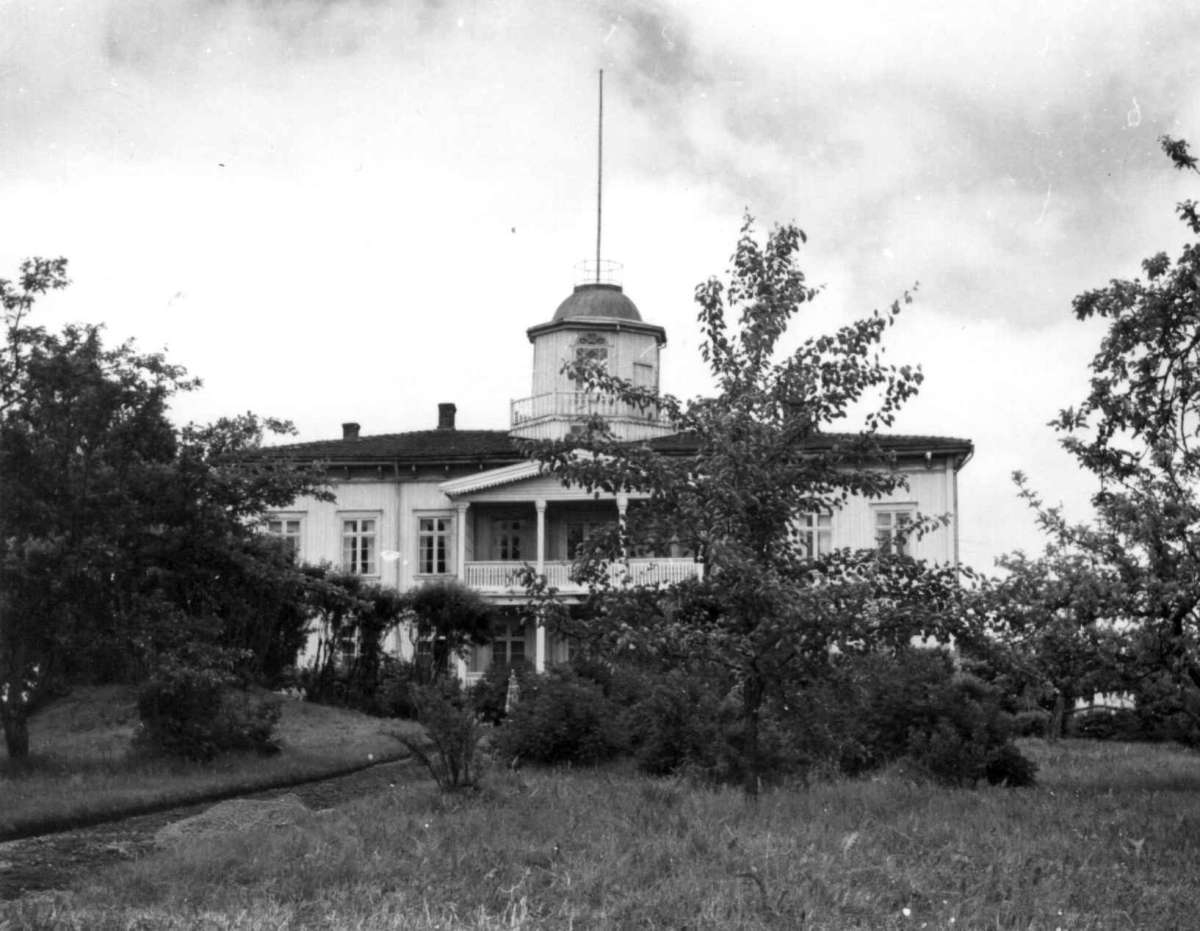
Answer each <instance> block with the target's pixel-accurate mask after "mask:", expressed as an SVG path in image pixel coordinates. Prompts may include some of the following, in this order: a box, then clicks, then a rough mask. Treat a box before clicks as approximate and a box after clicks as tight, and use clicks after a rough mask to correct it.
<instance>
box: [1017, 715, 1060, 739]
mask: <svg viewBox="0 0 1200 931" xmlns="http://www.w3.org/2000/svg"><path fill="white" fill-rule="evenodd" d="M1050 717H1051V715H1050V712H1049V711H1046V710H1045V709H1044V708H1032V709H1029V710H1027V711H1018V712H1017V713H1016V714H1014V715H1013V736H1014V737H1045V736H1046V733H1047V731H1049V729H1050Z"/></svg>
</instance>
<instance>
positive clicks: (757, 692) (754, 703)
mask: <svg viewBox="0 0 1200 931" xmlns="http://www.w3.org/2000/svg"><path fill="white" fill-rule="evenodd" d="M763 692H764V687H763V681H762V677H761V676H759V675H758V674H757V673H753V672H752V673H748V674H747V675H746V677H745V678H744V679H743V680H742V721H743V731H742V756H743V757H744V758H745V759H744V762H745V764H746V774H745V778H744V779H743V782H742V788H743V790H744V791H745V793H746V795H748V796H750V797H751V798H757V797H758V789H759V785H760V783H761V782H762V753H761V750H760V748H759V733H758V725H759V718H760V717H761V715H762V702H763Z"/></svg>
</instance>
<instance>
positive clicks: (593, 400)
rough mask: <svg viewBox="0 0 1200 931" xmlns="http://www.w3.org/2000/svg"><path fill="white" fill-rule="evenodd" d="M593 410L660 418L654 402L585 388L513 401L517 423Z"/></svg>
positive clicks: (587, 413) (586, 414)
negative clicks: (632, 401)
mask: <svg viewBox="0 0 1200 931" xmlns="http://www.w3.org/2000/svg"><path fill="white" fill-rule="evenodd" d="M593 414H599V415H600V416H602V417H622V418H628V419H632V420H645V421H649V422H652V423H657V422H658V421H659V420H661V418H660V416H659V413H658V410H657V409H656V407H655V406H650V407H639V406H637V405H634V404H628V403H626V402H624V401H620V400H618V399H617V398H614V397H611V396H609V395H601V394H590V393H589V392H586V391H551V392H548V393H546V394H535V395H534V396H533V397H529V398H521V399H520V400H517V401H513V402H512V425H513V426H514V427H516V426H520V425H521V424H523V423H528V422H530V421H533V420H540V419H541V418H543V417H572V418H583V417H590V416H591V415H593Z"/></svg>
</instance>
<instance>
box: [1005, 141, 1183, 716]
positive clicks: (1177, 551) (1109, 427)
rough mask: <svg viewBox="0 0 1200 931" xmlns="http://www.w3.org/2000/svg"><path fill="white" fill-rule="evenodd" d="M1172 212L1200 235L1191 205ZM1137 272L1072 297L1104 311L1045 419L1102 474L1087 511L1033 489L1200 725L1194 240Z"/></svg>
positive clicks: (1142, 672)
mask: <svg viewBox="0 0 1200 931" xmlns="http://www.w3.org/2000/svg"><path fill="white" fill-rule="evenodd" d="M1160 143H1161V145H1162V148H1163V150H1164V151H1165V152H1166V154H1167V156H1168V157H1169V158H1170V159H1171V160H1172V161H1173V163H1174V164H1175V167H1176V168H1178V169H1180V170H1183V171H1191V172H1195V171H1197V163H1196V159H1195V158H1193V157H1192V156H1191V154H1190V153H1189V149H1188V146H1187V143H1186V142H1184V141H1183V140H1176V139H1171V138H1169V137H1166V136H1164V137H1162V138H1161V139H1160ZM1176 212H1177V213H1178V215H1179V217H1180V219H1181V220H1182V221H1183V222H1184V224H1185V225H1186V226H1187V228H1188V229H1189V230H1190V232H1191V233H1192V235H1193V236H1194V237H1200V215H1198V212H1197V204H1196V202H1195V201H1192V200H1184V201H1183V202H1181V203H1179V204H1178V205H1177V206H1176ZM1142 270H1143V272H1144V275H1145V277H1144V278H1134V279H1128V280H1113V281H1110V282H1109V284H1108V285H1107V286H1105V287H1103V288H1097V289H1094V290H1090V291H1086V292H1084V293H1083V294H1080V295H1079V296H1078V297H1076V298H1075V300H1074V304H1073V309H1074V312H1075V316H1076V317H1077V318H1078V319H1079V320H1089V319H1092V318H1100V319H1103V320H1106V321H1108V332H1107V333H1106V335H1105V337H1104V339H1103V341H1102V342H1101V344H1100V348H1099V350H1098V352H1097V353H1096V355H1095V357H1094V358H1093V359H1092V362H1091V365H1090V370H1091V380H1090V387H1089V391H1088V394H1087V396H1086V397H1085V398H1084V400H1083V401H1082V403H1080V404H1079V405H1078V406H1077V407H1070V408H1067V409H1065V410H1063V411H1061V412H1060V413H1059V415H1058V417H1057V418H1056V419H1055V420H1054V421H1052V424H1051V425H1052V426H1053V427H1054V429H1055V430H1057V431H1058V432H1059V433H1060V434H1061V443H1062V445H1063V447H1064V448H1065V449H1066V450H1067V451H1068V452H1069V453H1071V455H1072V456H1074V457H1075V459H1076V461H1078V463H1079V464H1080V466H1081V467H1083V468H1084V469H1086V470H1087V471H1089V472H1091V473H1092V474H1093V475H1094V476H1095V477H1096V478H1097V479H1098V480H1099V484H1100V488H1099V490H1098V491H1097V492H1096V494H1095V495H1094V496H1093V498H1092V504H1093V505H1094V508H1095V515H1096V516H1095V520H1094V522H1093V523H1091V524H1086V525H1083V524H1072V523H1070V522H1068V521H1067V520H1066V519H1065V517H1064V516H1063V514H1062V512H1061V510H1060V509H1058V508H1048V507H1045V506H1044V504H1043V503H1042V502H1041V500H1040V499H1038V498H1037V497H1036V496H1033V495H1031V496H1029V500H1030V503H1031V504H1032V505H1033V506H1034V508H1035V510H1036V511H1037V512H1038V516H1039V521H1040V523H1041V525H1042V527H1043V528H1044V529H1045V530H1046V531H1047V532H1048V533H1049V535H1050V537H1051V539H1052V541H1053V542H1054V544H1055V545H1056V546H1058V547H1060V548H1063V549H1069V550H1074V551H1076V552H1079V553H1084V554H1087V555H1088V556H1089V558H1093V559H1095V560H1097V561H1098V562H1099V563H1100V564H1102V565H1104V566H1105V567H1107V568H1109V569H1110V570H1111V571H1112V572H1113V573H1115V575H1116V577H1117V579H1118V580H1119V581H1120V583H1121V586H1122V588H1123V595H1122V596H1121V597H1120V598H1114V600H1113V603H1112V606H1111V611H1112V613H1113V614H1115V615H1118V616H1119V617H1121V618H1122V619H1123V620H1124V621H1125V622H1126V623H1127V624H1128V625H1130V627H1131V628H1132V629H1133V630H1135V631H1136V632H1137V635H1138V636H1137V639H1138V648H1137V651H1136V654H1135V658H1134V662H1133V666H1132V667H1131V669H1130V670H1129V671H1130V673H1131V675H1132V676H1133V678H1134V679H1151V678H1161V677H1163V676H1166V677H1167V678H1168V679H1169V681H1170V682H1171V683H1172V686H1173V692H1174V697H1175V702H1176V705H1177V710H1178V711H1179V712H1182V713H1184V714H1187V715H1189V716H1191V718H1192V719H1193V721H1195V722H1198V723H1200V629H1198V620H1200V613H1198V609H1200V497H1198V494H1197V488H1198V485H1197V483H1198V481H1200V442H1198V441H1200V433H1198V432H1200V241H1197V240H1195V239H1194V240H1193V241H1190V242H1188V243H1186V244H1185V245H1184V247H1183V249H1182V250H1181V252H1180V254H1179V257H1178V258H1177V259H1176V260H1175V261H1174V262H1172V261H1171V260H1170V259H1169V258H1168V256H1167V254H1166V253H1164V252H1160V253H1158V254H1157V255H1154V256H1153V257H1151V258H1149V259H1146V260H1145V261H1144V262H1143V263H1142Z"/></svg>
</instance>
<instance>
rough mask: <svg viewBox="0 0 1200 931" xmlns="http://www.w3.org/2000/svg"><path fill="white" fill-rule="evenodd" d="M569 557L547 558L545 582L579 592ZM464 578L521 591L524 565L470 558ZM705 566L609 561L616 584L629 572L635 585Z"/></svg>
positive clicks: (693, 574)
mask: <svg viewBox="0 0 1200 931" xmlns="http://www.w3.org/2000/svg"><path fill="white" fill-rule="evenodd" d="M573 565H574V564H573V563H572V562H571V561H570V560H565V559H562V560H559V559H556V560H547V561H546V562H545V563H544V564H543V568H544V570H545V575H546V583H547V584H548V585H550V586H552V587H553V588H557V589H558V590H559V591H560V592H563V593H566V594H577V593H580V592H583V591H585V590H586V586H585V585H582V584H581V583H579V582H576V581H575V580H574V579H572V578H571V568H572V566H573ZM465 568H466V572H465V578H464V581H465V582H466V584H467V585H469V586H470V587H471V588H474V589H477V590H479V591H481V592H484V593H487V594H520V593H521V592H522V591H523V590H524V589H523V588H522V586H521V583H520V581H519V578H518V577H519V574H520V572H521V569H522V568H523V564H522V563H518V562H468V563H467V564H466V567H465ZM703 568H704V567H703V566H702V565H701V564H700V563H698V562H696V561H695V560H694V559H692V558H690V557H669V556H664V557H661V558H654V557H650V558H639V559H630V560H629V561H628V562H625V563H619V562H618V563H610V564H609V565H608V575H609V578H610V579H611V580H612V581H613V583H614V584H616V585H620V584H623V582H624V581H625V578H626V575H628V579H629V582H630V583H631V584H634V585H654V584H656V583H661V584H663V585H671V584H674V583H676V582H682V581H684V580H685V579H692V578H698V577H699V576H700V575H701V574H702V571H703Z"/></svg>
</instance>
